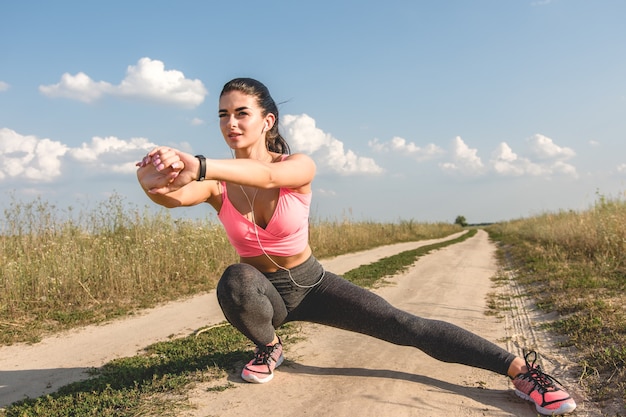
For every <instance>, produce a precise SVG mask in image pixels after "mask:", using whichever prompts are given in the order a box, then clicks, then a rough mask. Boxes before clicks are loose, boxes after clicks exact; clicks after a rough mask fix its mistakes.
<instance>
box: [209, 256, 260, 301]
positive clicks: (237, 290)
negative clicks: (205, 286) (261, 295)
mask: <svg viewBox="0 0 626 417" xmlns="http://www.w3.org/2000/svg"><path fill="white" fill-rule="evenodd" d="M261 278H264V276H263V275H262V274H261V273H260V272H259V271H258V270H257V269H256V268H254V267H253V266H250V265H248V264H242V263H239V264H234V265H230V266H229V267H227V268H226V269H225V270H224V273H223V274H222V277H221V278H220V280H219V282H218V283H217V298H218V300H219V301H220V302H221V301H226V300H228V301H229V302H232V301H235V300H237V299H241V298H242V297H244V296H245V294H248V293H249V292H250V291H253V292H258V285H259V284H258V282H259V279H261Z"/></svg>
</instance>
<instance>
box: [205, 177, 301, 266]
mask: <svg viewBox="0 0 626 417" xmlns="http://www.w3.org/2000/svg"><path fill="white" fill-rule="evenodd" d="M222 190H223V191H222V192H223V194H222V208H221V209H220V211H219V213H218V214H217V217H218V218H219V219H220V221H221V222H222V224H223V225H224V230H225V231H226V235H227V236H228V240H229V241H230V243H231V245H233V247H234V248H235V250H236V251H237V253H238V254H239V256H241V257H244V258H249V257H254V256H260V255H263V249H265V252H266V253H267V254H268V255H274V256H292V255H296V254H298V253H300V252H302V251H304V249H305V248H306V246H307V244H308V242H309V210H310V207H311V197H312V194H311V193H308V194H301V193H296V192H294V191H292V190H290V189H288V188H281V189H280V191H279V194H278V202H277V203H276V209H275V210H274V214H273V215H272V218H271V219H270V221H269V223H268V224H267V226H266V227H265V229H264V228H262V227H260V226H256V227H255V224H254V223H252V222H251V221H250V220H248V219H247V218H245V217H244V216H243V215H242V214H241V213H240V212H239V211H238V210H237V209H236V208H235V206H233V205H232V203H231V202H230V200H229V199H228V194H227V192H226V183H225V182H222ZM255 229H256V231H255ZM257 233H258V240H257ZM259 241H260V242H261V245H262V246H263V249H261V246H260V245H259Z"/></svg>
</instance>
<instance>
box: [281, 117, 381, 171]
mask: <svg viewBox="0 0 626 417" xmlns="http://www.w3.org/2000/svg"><path fill="white" fill-rule="evenodd" d="M282 127H283V129H284V131H285V132H286V133H285V137H286V139H287V141H288V142H289V144H290V145H291V146H292V147H293V149H294V150H298V151H300V152H304V153H307V154H310V155H311V156H312V157H313V158H314V159H315V161H316V163H317V165H318V167H320V168H325V169H328V170H331V171H335V172H338V173H340V174H379V173H381V172H383V169H382V168H381V167H379V166H378V165H377V164H376V162H375V161H374V160H373V159H372V158H366V157H362V156H357V155H356V154H355V153H354V152H353V151H352V150H350V149H348V150H344V146H343V142H341V141H339V140H337V139H336V138H334V137H333V136H332V135H330V134H329V133H325V132H324V131H323V130H321V129H319V128H317V127H316V126H315V120H314V119H313V118H312V117H310V116H308V115H306V114H302V115H297V116H295V115H289V114H288V115H285V116H283V117H282Z"/></svg>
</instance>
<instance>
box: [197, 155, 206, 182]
mask: <svg viewBox="0 0 626 417" xmlns="http://www.w3.org/2000/svg"><path fill="white" fill-rule="evenodd" d="M196 158H198V161H200V171H198V179H197V180H196V181H204V179H205V178H206V158H205V157H204V155H196Z"/></svg>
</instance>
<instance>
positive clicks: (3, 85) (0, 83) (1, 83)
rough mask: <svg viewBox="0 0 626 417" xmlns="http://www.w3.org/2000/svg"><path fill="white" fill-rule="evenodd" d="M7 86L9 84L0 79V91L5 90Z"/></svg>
mask: <svg viewBox="0 0 626 417" xmlns="http://www.w3.org/2000/svg"><path fill="white" fill-rule="evenodd" d="M9 87H10V86H9V84H7V83H5V82H4V81H0V92H2V91H7V90H8V89H9Z"/></svg>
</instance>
